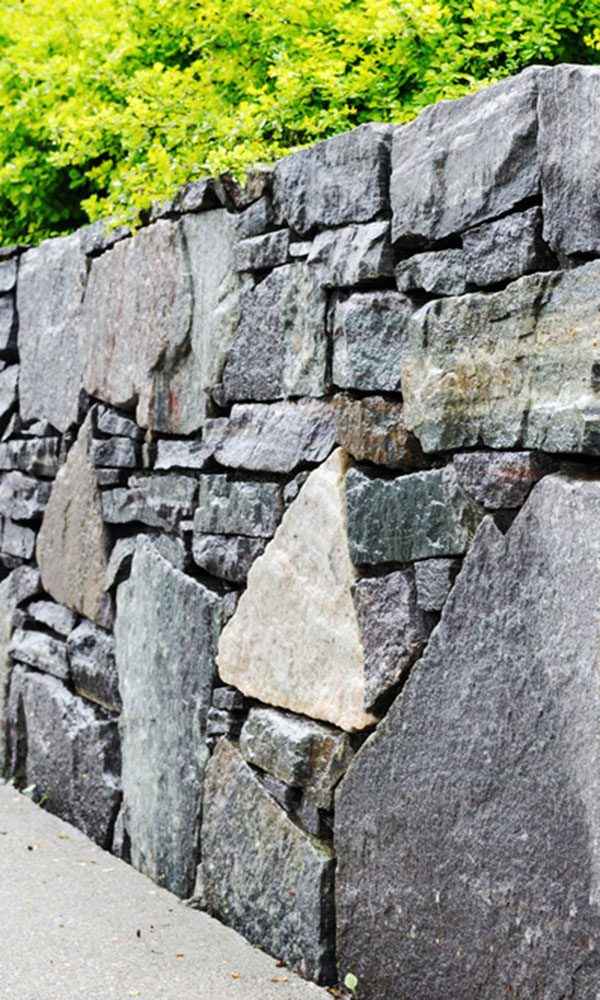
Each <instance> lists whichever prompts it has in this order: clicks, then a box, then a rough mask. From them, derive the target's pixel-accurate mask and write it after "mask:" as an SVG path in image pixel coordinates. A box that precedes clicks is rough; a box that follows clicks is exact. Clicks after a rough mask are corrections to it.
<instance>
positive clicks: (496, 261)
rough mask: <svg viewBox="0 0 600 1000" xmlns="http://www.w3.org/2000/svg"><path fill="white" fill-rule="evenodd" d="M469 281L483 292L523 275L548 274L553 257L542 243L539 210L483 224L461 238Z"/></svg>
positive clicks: (530, 209) (507, 216)
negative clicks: (487, 288) (546, 272)
mask: <svg viewBox="0 0 600 1000" xmlns="http://www.w3.org/2000/svg"><path fill="white" fill-rule="evenodd" d="M462 243H463V249H464V254H465V263H466V271H467V278H468V280H469V281H470V282H471V283H472V284H474V285H479V287H480V288H485V287H486V286H488V285H499V284H503V283H506V282H507V281H515V280H516V279H517V278H521V277H522V276H523V275H524V274H533V273H534V272H535V271H548V270H550V268H551V266H552V264H551V261H552V255H551V254H550V253H549V252H548V248H547V247H546V246H545V244H544V242H543V240H542V213H541V210H540V209H539V208H529V209H528V210H527V211H526V212H515V213H514V214H511V215H506V216H505V217H504V218H503V219H497V220H496V221H495V222H485V223H484V224H483V225H481V226H476V227H475V228H474V229H469V230H468V231H467V232H466V233H464V235H463V239H462Z"/></svg>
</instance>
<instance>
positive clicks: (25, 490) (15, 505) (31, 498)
mask: <svg viewBox="0 0 600 1000" xmlns="http://www.w3.org/2000/svg"><path fill="white" fill-rule="evenodd" d="M49 496H50V485H49V484H48V483H41V482H40V481H39V480H38V479H34V477H33V476H27V475H25V474H24V473H23V472H8V473H6V474H5V475H3V476H2V477H1V478H0V514H3V515H4V516H8V515H10V516H11V517H13V518H15V519H16V520H18V521H21V520H23V521H29V520H30V519H31V518H32V517H37V516H38V515H39V514H42V513H43V511H44V508H45V506H46V504H47V502H48V497H49Z"/></svg>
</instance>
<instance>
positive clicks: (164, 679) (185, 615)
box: [115, 539, 221, 896]
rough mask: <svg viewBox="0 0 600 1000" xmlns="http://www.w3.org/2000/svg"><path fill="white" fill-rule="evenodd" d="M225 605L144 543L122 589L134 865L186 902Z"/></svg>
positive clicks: (119, 629) (121, 658) (122, 676)
mask: <svg viewBox="0 0 600 1000" xmlns="http://www.w3.org/2000/svg"><path fill="white" fill-rule="evenodd" d="M220 627H221V601H220V599H219V598H218V597H217V595H216V594H214V593H212V592H211V591H209V590H207V589H206V588H205V587H203V586H202V585H201V584H199V583H197V582H196V581H195V580H192V579H191V578H190V577H188V576H185V574H183V573H181V572H180V571H179V570H177V569H175V568H174V567H173V566H172V565H171V564H170V563H169V562H167V560H166V559H164V558H163V557H162V556H161V555H160V554H159V553H158V552H157V550H156V549H155V548H154V546H153V545H152V543H151V542H149V541H148V540H147V539H140V541H139V542H138V546H137V548H136V552H135V555H134V557H133V563H132V567H131V576H130V578H129V580H127V581H126V582H125V583H122V584H121V586H120V587H119V589H118V591H117V620H116V626H115V639H116V661H117V670H118V674H119V689H120V692H121V698H122V701H123V712H122V715H121V724H120V732H121V747H122V755H123V794H124V800H125V807H126V826H127V832H128V834H129V837H130V839H131V859H132V863H133V864H134V865H135V867H136V868H139V869H140V871H143V872H145V874H147V875H149V876H150V877H151V878H153V879H154V880H155V881H156V882H158V883H159V884H160V885H164V886H166V887H168V888H169V889H171V890H172V891H174V892H177V893H178V894H179V895H181V896H189V895H190V894H191V892H192V889H193V886H194V875H195V871H196V866H197V862H198V858H197V845H198V823H199V816H200V797H201V793H202V781H203V774H204V767H205V765H206V761H207V759H208V750H207V748H206V745H205V742H204V739H203V731H204V727H205V724H206V716H207V713H208V709H209V707H210V696H211V692H212V687H213V682H214V674H215V669H214V660H215V653H216V648H217V638H218V634H219V629H220Z"/></svg>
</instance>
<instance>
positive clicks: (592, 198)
mask: <svg viewBox="0 0 600 1000" xmlns="http://www.w3.org/2000/svg"><path fill="white" fill-rule="evenodd" d="M539 90H540V96H539V120H540V125H539V140H538V141H539V155H540V165H541V171H542V196H543V202H544V238H545V239H546V240H547V241H548V243H549V244H550V246H551V247H552V249H553V250H554V251H555V252H557V253H559V254H573V255H577V254H591V253H594V254H597V253H598V252H599V251H600V197H599V194H598V189H599V185H600V170H599V168H598V157H597V155H596V151H597V149H598V142H599V141H600V68H599V67H597V66H555V67H554V68H553V69H552V70H551V71H549V72H546V73H545V74H544V75H543V77H542V78H541V80H540V85H539Z"/></svg>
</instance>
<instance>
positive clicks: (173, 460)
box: [154, 420, 215, 470]
mask: <svg viewBox="0 0 600 1000" xmlns="http://www.w3.org/2000/svg"><path fill="white" fill-rule="evenodd" d="M208 423H209V424H210V423H215V421H210V420H209V421H208ZM211 458H212V451H211V450H210V449H209V448H207V447H206V445H205V444H204V442H203V441H177V440H174V441H169V440H168V439H167V438H161V440H160V441H157V445H156V459H155V462H154V468H155V469H160V470H168V469H203V468H204V467H205V466H206V464H207V463H208V462H209V460H210V459H211Z"/></svg>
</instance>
